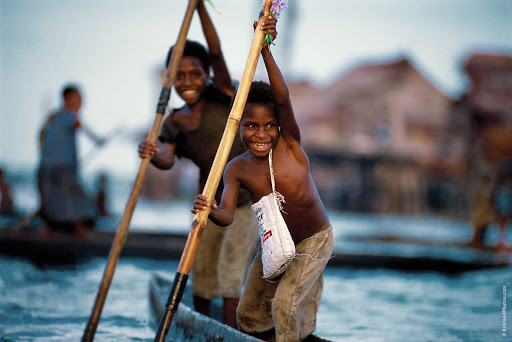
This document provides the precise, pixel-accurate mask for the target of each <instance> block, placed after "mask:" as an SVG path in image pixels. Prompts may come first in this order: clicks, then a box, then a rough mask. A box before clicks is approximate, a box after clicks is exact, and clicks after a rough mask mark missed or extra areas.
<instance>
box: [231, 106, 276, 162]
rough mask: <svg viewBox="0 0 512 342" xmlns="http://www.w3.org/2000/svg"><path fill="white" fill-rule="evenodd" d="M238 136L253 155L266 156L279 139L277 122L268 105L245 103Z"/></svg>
mask: <svg viewBox="0 0 512 342" xmlns="http://www.w3.org/2000/svg"><path fill="white" fill-rule="evenodd" d="M240 137H241V138H242V141H243V143H244V144H245V146H246V147H247V148H248V149H249V150H250V151H251V153H252V154H253V155H254V156H255V157H266V156H267V155H268V153H269V152H270V150H271V149H272V148H274V146H276V144H277V141H278V140H279V123H278V121H277V118H276V116H275V115H274V111H273V110H272V107H271V106H270V105H265V104H247V105H246V108H245V111H244V114H243V116H242V120H241V122H240Z"/></svg>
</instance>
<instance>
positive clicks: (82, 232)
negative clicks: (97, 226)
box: [75, 224, 91, 240]
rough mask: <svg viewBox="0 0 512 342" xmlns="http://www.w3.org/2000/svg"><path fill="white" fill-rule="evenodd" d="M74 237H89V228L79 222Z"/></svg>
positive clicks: (83, 238) (84, 238)
mask: <svg viewBox="0 0 512 342" xmlns="http://www.w3.org/2000/svg"><path fill="white" fill-rule="evenodd" d="M75 237H76V238H77V239H79V240H87V239H89V238H90V237H91V229H90V228H88V227H86V226H84V225H80V224H79V225H77V226H76V228H75Z"/></svg>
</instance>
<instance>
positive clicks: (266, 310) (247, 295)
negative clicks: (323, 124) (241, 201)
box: [192, 46, 333, 341]
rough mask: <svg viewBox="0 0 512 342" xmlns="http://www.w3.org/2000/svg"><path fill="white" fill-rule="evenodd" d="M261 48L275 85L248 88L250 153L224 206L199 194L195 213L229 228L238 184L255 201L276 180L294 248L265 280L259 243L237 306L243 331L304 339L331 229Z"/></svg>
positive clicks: (228, 179)
mask: <svg viewBox="0 0 512 342" xmlns="http://www.w3.org/2000/svg"><path fill="white" fill-rule="evenodd" d="M261 53H262V57H263V60H264V62H265V66H266V69H267V73H268V77H269V80H270V85H268V84H267V83H264V82H253V84H252V86H251V90H250V91H249V95H248V98H247V104H246V107H245V110H244V113H243V116H242V119H241V122H240V136H241V138H242V141H243V143H244V144H245V146H247V148H248V151H247V152H245V153H244V154H242V155H240V156H238V157H236V158H235V159H233V160H232V161H231V162H230V163H229V164H228V165H227V166H226V169H225V171H224V178H223V180H224V191H223V193H222V200H221V202H220V205H217V204H216V202H214V203H213V204H212V205H210V203H208V201H207V199H206V197H204V196H203V195H198V196H197V197H196V200H195V202H194V208H193V210H192V212H193V213H197V212H198V211H201V210H210V214H209V218H210V220H212V221H213V222H215V223H216V224H218V225H220V226H227V225H229V224H230V223H231V222H232V221H233V213H234V210H235V207H236V199H237V197H238V194H239V191H240V189H244V190H245V191H246V192H247V194H248V195H249V198H250V199H251V202H252V203H257V202H258V201H259V200H260V199H261V198H262V197H264V196H266V195H268V194H270V193H272V192H273V189H272V178H274V181H275V190H276V191H278V192H279V193H280V194H281V195H282V196H284V199H285V202H283V203H282V207H283V208H282V213H283V214H282V216H283V218H284V220H285V222H286V225H287V227H288V229H289V231H290V234H291V236H292V238H293V241H294V243H295V245H296V253H297V254H296V256H295V258H294V259H293V261H292V262H291V263H290V265H289V266H288V268H287V269H286V271H285V272H284V273H283V274H282V275H281V277H280V278H279V279H278V280H277V281H276V280H275V279H274V280H272V281H269V280H266V279H264V278H263V265H262V260H261V248H260V250H259V252H258V255H257V256H256V258H255V259H254V261H253V264H252V266H251V269H250V271H249V276H248V279H247V283H246V286H245V289H244V292H243V294H242V299H241V301H240V304H239V306H238V310H237V322H238V326H239V328H240V329H241V330H242V331H244V332H246V333H249V334H251V335H253V336H256V337H258V338H262V339H267V338H272V337H273V336H274V335H275V337H276V339H277V341H302V340H304V339H305V338H307V336H309V335H310V334H311V333H312V332H313V331H314V330H315V329H316V312H317V311H318V307H319V304H320V296H321V293H322V275H323V271H324V268H325V266H326V265H327V261H328V260H329V258H330V256H331V253H332V245H333V237H332V229H331V226H330V223H329V219H328V217H327V215H326V213H325V210H324V207H323V204H322V201H321V199H320V197H319V195H318V192H317V190H316V186H315V184H314V182H313V179H312V178H311V174H310V168H309V160H308V157H307V155H306V153H305V152H304V150H303V149H302V147H301V141H300V130H299V126H298V124H297V122H296V120H295V117H294V114H293V109H292V105H291V102H290V98H289V93H288V87H287V85H286V82H285V81H284V78H283V76H282V74H281V72H280V70H279V68H278V66H277V64H276V62H275V60H274V58H273V56H272V54H271V52H270V50H269V49H268V46H264V47H263V49H262V52H261ZM270 165H272V166H273V177H271V169H270Z"/></svg>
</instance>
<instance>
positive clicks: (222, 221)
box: [210, 215, 234, 227]
mask: <svg viewBox="0 0 512 342" xmlns="http://www.w3.org/2000/svg"><path fill="white" fill-rule="evenodd" d="M210 219H211V220H212V221H213V223H215V224H216V225H218V226H221V227H227V226H229V225H230V224H231V223H233V221H234V215H224V216H221V217H211V215H210Z"/></svg>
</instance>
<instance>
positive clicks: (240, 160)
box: [225, 151, 249, 178]
mask: <svg viewBox="0 0 512 342" xmlns="http://www.w3.org/2000/svg"><path fill="white" fill-rule="evenodd" d="M248 155H249V151H246V152H245V153H242V154H240V155H239V156H236V157H235V158H233V159H232V160H231V161H230V162H229V163H228V164H227V165H226V170H225V172H226V173H227V174H230V175H234V176H236V177H237V178H238V175H241V174H244V172H245V170H246V169H247V167H248V163H249V158H248Z"/></svg>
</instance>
